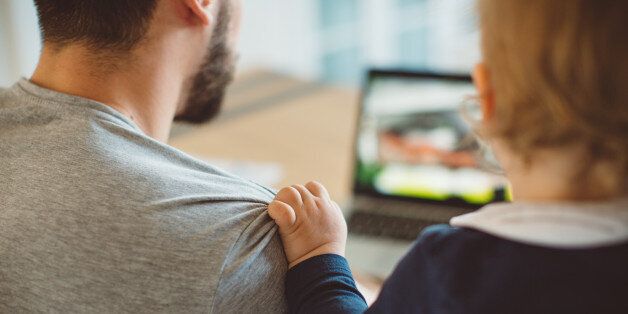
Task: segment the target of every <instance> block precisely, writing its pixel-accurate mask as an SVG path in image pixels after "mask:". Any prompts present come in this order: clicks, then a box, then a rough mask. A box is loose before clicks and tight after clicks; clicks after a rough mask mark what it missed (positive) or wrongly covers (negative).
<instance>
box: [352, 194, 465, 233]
mask: <svg viewBox="0 0 628 314" xmlns="http://www.w3.org/2000/svg"><path fill="white" fill-rule="evenodd" d="M358 204H359V205H358ZM355 205H358V206H357V207H356V209H357V210H354V211H353V212H352V214H351V216H350V218H349V222H348V226H349V232H351V233H353V234H359V235H368V236H375V237H386V238H393V239H398V240H408V241H413V240H415V239H416V238H417V237H418V236H419V234H420V233H421V231H422V230H423V229H425V228H426V227H429V226H431V225H437V224H445V223H448V222H449V220H450V219H451V218H452V217H455V216H458V215H461V214H464V213H467V212H469V211H468V210H462V209H452V208H446V207H445V208H443V207H435V206H429V205H428V206H417V204H416V203H414V204H409V203H406V202H401V203H397V202H378V201H377V200H371V202H370V203H369V206H364V203H363V202H356V204H354V206H355ZM360 205H362V206H360ZM363 208H370V209H366V210H363ZM374 208H379V209H374ZM384 209H385V210H384Z"/></svg>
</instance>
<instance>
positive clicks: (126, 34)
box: [35, 0, 157, 51]
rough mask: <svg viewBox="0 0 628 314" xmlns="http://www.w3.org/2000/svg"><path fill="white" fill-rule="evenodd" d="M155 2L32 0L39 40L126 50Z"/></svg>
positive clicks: (141, 35)
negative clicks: (33, 1)
mask: <svg viewBox="0 0 628 314" xmlns="http://www.w3.org/2000/svg"><path fill="white" fill-rule="evenodd" d="M156 4H157V0H35V6H36V7H37V13H38V15H39V25H40V28H41V32H42V36H43V40H44V42H46V43H53V44H55V45H58V46H64V45H67V44H69V43H74V42H81V43H83V44H86V45H88V46H89V47H91V48H95V49H110V50H122V51H124V50H130V49H131V48H133V47H134V46H135V45H136V44H137V43H138V42H140V41H141V40H142V39H143V38H144V36H145V34H146V31H147V29H148V25H149V22H150V19H151V17H152V15H153V11H154V9H155V6H156Z"/></svg>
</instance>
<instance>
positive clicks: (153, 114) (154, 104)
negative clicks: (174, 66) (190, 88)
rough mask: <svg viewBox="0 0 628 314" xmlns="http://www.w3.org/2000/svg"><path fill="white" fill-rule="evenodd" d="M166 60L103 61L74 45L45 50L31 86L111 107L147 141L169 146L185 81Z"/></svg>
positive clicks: (127, 58) (151, 57) (126, 58)
mask: <svg viewBox="0 0 628 314" xmlns="http://www.w3.org/2000/svg"><path fill="white" fill-rule="evenodd" d="M137 53H142V52H141V51H140V52H137ZM165 57H166V56H160V55H158V54H149V55H148V56H142V57H141V58H140V57H133V53H130V55H129V56H123V57H120V58H113V57H107V56H99V55H96V54H94V53H92V52H90V50H89V49H87V48H84V47H81V46H78V45H73V46H68V47H65V48H63V49H61V50H55V49H53V48H51V47H50V46H49V45H44V50H43V52H42V55H41V58H40V61H39V64H38V66H37V68H36V70H35V73H34V74H33V77H32V78H31V81H32V82H33V83H35V84H37V85H39V86H42V87H44V88H48V89H50V90H54V91H57V92H60V93H64V94H69V95H74V96H79V97H83V98H87V99H91V100H94V101H97V102H100V103H103V104H105V105H108V106H110V107H112V108H114V109H115V110H117V111H119V112H120V113H122V114H123V115H125V116H127V117H128V118H130V119H131V120H133V121H134V122H135V123H136V124H137V125H138V126H139V127H140V128H141V129H142V130H143V131H144V132H145V133H146V134H147V135H148V136H150V137H152V138H154V139H156V140H159V141H162V142H166V141H167V140H168V135H169V132H170V128H171V126H172V120H173V118H174V115H175V113H176V107H177V106H176V105H177V103H178V101H179V97H180V92H181V88H182V79H183V78H177V77H176V74H175V72H174V71H170V70H169V68H168V67H167V65H168V62H165V61H164V59H165Z"/></svg>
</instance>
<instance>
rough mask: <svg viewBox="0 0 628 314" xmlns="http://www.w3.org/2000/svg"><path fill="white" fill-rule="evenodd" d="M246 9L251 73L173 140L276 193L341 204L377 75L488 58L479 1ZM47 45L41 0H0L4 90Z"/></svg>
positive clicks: (366, 1)
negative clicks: (288, 190)
mask: <svg viewBox="0 0 628 314" xmlns="http://www.w3.org/2000/svg"><path fill="white" fill-rule="evenodd" d="M103 1H104V0H103ZM243 2H244V19H243V25H242V36H241V40H240V49H239V50H240V56H241V58H240V64H239V73H238V75H237V78H236V80H235V82H234V83H233V84H232V85H231V87H230V88H229V91H228V95H227V99H226V102H225V104H224V108H223V110H222V113H221V115H220V116H219V117H218V118H217V119H215V120H214V121H212V122H211V123H208V124H204V125H194V126H192V125H180V124H177V125H175V127H174V129H173V131H172V134H171V138H170V141H169V144H170V145H172V146H174V147H175V148H177V149H179V150H181V151H183V152H186V153H188V154H190V155H192V156H194V157H197V158H199V159H202V160H204V161H207V162H209V163H210V164H212V165H214V166H218V167H221V168H224V169H225V170H227V171H230V172H232V173H235V174H237V175H240V176H242V177H246V178H249V179H251V180H254V181H256V182H259V183H261V184H264V185H267V186H272V187H275V188H280V187H283V186H286V185H291V184H295V183H305V182H307V181H309V180H317V181H320V182H322V183H323V184H325V185H326V186H327V188H328V189H329V191H330V193H331V195H332V197H333V198H334V199H336V200H337V201H338V202H339V203H341V204H350V203H351V199H352V197H353V192H354V189H353V188H354V180H353V179H354V178H355V177H357V176H356V175H355V171H354V170H355V169H356V167H355V161H356V158H355V156H356V155H355V152H354V147H356V136H355V135H356V134H357V130H358V123H357V121H358V117H359V116H360V114H359V112H360V108H361V107H360V99H362V98H361V97H360V95H361V94H362V91H361V89H360V86H361V84H360V83H361V81H363V79H364V74H365V73H366V71H367V69H369V68H371V67H377V68H393V69H401V70H426V69H427V70H431V71H439V72H447V73H460V74H465V73H469V71H470V69H471V68H472V67H473V65H474V64H475V63H476V62H477V61H478V60H479V58H480V54H479V48H478V43H479V40H478V39H479V34H478V30H477V27H476V16H475V11H474V10H475V8H474V0H263V1H260V0H243ZM40 49H41V43H40V38H39V31H38V25H37V18H36V14H35V8H34V5H33V1H32V0H0V87H5V86H9V85H11V84H12V83H13V82H15V81H16V80H17V79H19V78H20V77H30V75H31V74H32V71H33V69H34V67H35V65H36V62H37V59H38V55H39V52H40ZM469 87H470V89H471V93H472V92H473V91H472V86H469ZM416 94H417V93H414V92H412V93H409V94H407V95H405V96H407V97H409V98H410V101H411V102H412V101H415V100H416V104H415V105H416V106H417V108H418V107H420V106H421V99H422V98H424V96H425V95H424V94H421V93H419V95H416ZM408 95H409V96H408ZM400 96H404V95H400ZM449 96H451V95H449ZM449 96H448V97H449ZM453 96H456V95H453ZM456 97H457V96H456ZM456 97H454V98H456ZM449 98H451V97H449ZM460 100H462V99H460ZM456 102H457V99H453V100H452V102H451V104H450V105H452V107H454V108H455V106H456V105H457V103H456ZM448 104H449V103H448ZM348 207H349V205H346V206H343V208H344V209H345V210H346V209H347V208H348ZM384 207H385V206H384ZM345 213H346V214H347V212H346V211H345ZM378 223H380V224H381V222H380V221H378ZM390 226H391V228H396V227H395V226H396V225H393V224H391V225H390ZM374 241H375V242H374ZM374 243H375V244H377V243H379V244H381V245H379V246H378V245H375V244H374ZM409 245H410V242H407V241H396V240H390V239H383V238H377V239H370V238H369V239H366V240H365V239H362V238H360V237H356V236H351V237H350V238H349V245H348V249H347V250H348V251H347V256H348V258H349V260H350V261H351V262H352V267H354V268H355V269H357V270H360V271H361V272H360V273H361V274H365V275H367V276H370V275H374V276H376V277H377V278H385V277H386V276H387V275H388V274H389V272H390V271H391V270H392V269H393V266H394V265H395V264H396V263H397V262H398V260H399V258H400V257H401V256H402V255H403V254H404V252H405V251H406V250H407V248H408V246H409ZM382 248H385V249H382ZM361 282H364V281H362V280H361ZM366 282H368V280H366ZM376 282H377V280H376ZM373 287H374V288H372V289H371V290H372V291H376V290H377V287H378V284H374V285H373ZM363 292H365V291H363ZM365 293H366V294H367V296H368V295H369V293H368V292H365ZM374 295H375V294H374V293H371V297H372V296H374Z"/></svg>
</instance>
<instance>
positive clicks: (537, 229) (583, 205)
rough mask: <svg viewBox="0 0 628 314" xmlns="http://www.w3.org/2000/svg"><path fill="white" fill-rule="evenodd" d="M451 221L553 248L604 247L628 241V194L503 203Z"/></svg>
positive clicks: (521, 241)
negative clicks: (572, 200) (589, 199)
mask: <svg viewBox="0 0 628 314" xmlns="http://www.w3.org/2000/svg"><path fill="white" fill-rule="evenodd" d="M450 223H451V225H452V226H454V227H464V228H472V229H476V230H479V231H482V232H486V233H488V234H491V235H494V236H497V237H500V238H504V239H507V240H511V241H515V242H520V243H525V244H531V245H538V246H544V247H550V248H559V249H586V248H596V247H604V246H611V245H616V244H620V243H625V242H628V198H623V199H616V200H612V201H608V202H589V203H587V202H579V203H526V202H520V203H499V204H492V205H488V206H486V207H484V208H482V209H480V210H478V211H476V212H474V213H470V214H466V215H463V216H459V217H455V218H453V219H452V220H451V221H450Z"/></svg>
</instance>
